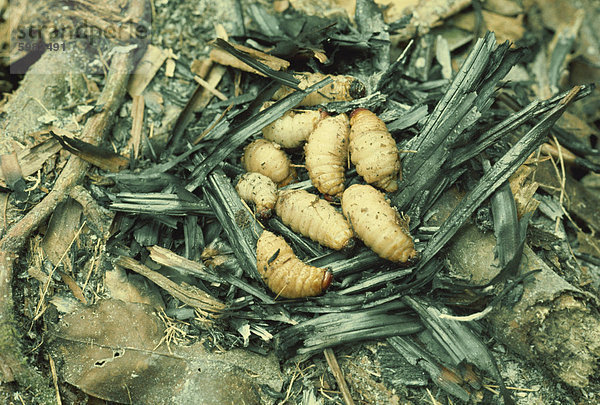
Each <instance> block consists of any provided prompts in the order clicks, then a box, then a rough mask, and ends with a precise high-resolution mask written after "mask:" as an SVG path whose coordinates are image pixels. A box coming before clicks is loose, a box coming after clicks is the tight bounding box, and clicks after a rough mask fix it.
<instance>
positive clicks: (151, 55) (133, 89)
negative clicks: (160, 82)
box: [127, 45, 167, 97]
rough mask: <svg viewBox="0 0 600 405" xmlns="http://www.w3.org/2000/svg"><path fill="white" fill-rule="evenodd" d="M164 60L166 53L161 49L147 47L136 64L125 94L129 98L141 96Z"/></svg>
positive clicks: (152, 46)
mask: <svg viewBox="0 0 600 405" xmlns="http://www.w3.org/2000/svg"><path fill="white" fill-rule="evenodd" d="M165 59H167V53H166V52H165V51H164V50H163V49H161V48H159V47H157V46H154V45H148V49H147V50H146V53H145V54H144V56H142V59H141V60H140V61H139V62H138V64H137V67H136V68H135V71H134V72H133V74H132V75H131V78H130V79H129V83H128V84H127V92H128V93H129V95H130V96H131V97H133V96H139V95H141V94H142V92H143V91H144V89H145V88H146V87H147V86H148V84H149V83H150V81H152V79H153V78H154V76H155V75H156V72H158V69H160V67H161V66H162V64H163V63H164V61H165Z"/></svg>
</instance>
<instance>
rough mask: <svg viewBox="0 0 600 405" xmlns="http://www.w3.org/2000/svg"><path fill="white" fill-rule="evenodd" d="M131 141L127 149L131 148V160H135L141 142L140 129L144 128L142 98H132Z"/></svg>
mask: <svg viewBox="0 0 600 405" xmlns="http://www.w3.org/2000/svg"><path fill="white" fill-rule="evenodd" d="M131 118H132V121H133V122H132V124H131V139H130V140H129V145H127V149H128V150H129V149H130V148H131V147H133V158H134V159H137V158H138V157H139V154H140V143H141V140H142V128H143V127H144V97H143V96H141V95H140V96H133V105H132V107H131Z"/></svg>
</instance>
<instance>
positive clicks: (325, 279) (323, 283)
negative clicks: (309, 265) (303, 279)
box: [321, 270, 333, 292]
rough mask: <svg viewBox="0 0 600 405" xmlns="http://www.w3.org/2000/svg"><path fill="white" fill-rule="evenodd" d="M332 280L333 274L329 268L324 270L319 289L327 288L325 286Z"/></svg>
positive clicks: (323, 290) (327, 286)
mask: <svg viewBox="0 0 600 405" xmlns="http://www.w3.org/2000/svg"><path fill="white" fill-rule="evenodd" d="M332 281H333V275H332V274H331V272H330V271H329V270H326V271H325V273H323V281H321V291H322V292H325V290H327V288H329V285H330V284H331V282H332Z"/></svg>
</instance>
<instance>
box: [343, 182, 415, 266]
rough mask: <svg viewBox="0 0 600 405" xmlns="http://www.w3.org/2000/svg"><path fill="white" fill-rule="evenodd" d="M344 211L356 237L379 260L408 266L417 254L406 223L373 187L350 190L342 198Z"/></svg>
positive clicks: (353, 187) (359, 185)
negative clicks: (379, 258) (378, 257)
mask: <svg viewBox="0 0 600 405" xmlns="http://www.w3.org/2000/svg"><path fill="white" fill-rule="evenodd" d="M342 212H343V213H344V215H345V216H346V218H348V220H349V221H350V225H351V226H352V229H354V232H355V233H356V235H357V236H358V237H359V238H360V239H361V240H362V241H363V242H364V243H365V245H367V246H368V247H370V248H371V249H372V250H373V251H374V252H375V253H377V254H378V255H379V256H380V257H382V258H384V259H387V260H390V261H393V262H400V263H405V262H407V261H408V260H410V259H412V258H414V257H415V256H416V255H417V252H416V251H415V248H414V243H413V240H412V237H411V236H410V233H409V231H408V226H407V223H406V221H405V220H403V219H402V218H401V217H400V215H399V214H398V212H397V211H396V210H395V209H394V208H392V206H391V205H390V204H389V203H388V202H387V201H386V199H385V196H384V194H383V193H382V192H380V191H378V190H377V189H375V188H374V187H372V186H369V185H361V184H355V185H352V186H350V187H348V189H347V190H346V191H344V195H343V196H342Z"/></svg>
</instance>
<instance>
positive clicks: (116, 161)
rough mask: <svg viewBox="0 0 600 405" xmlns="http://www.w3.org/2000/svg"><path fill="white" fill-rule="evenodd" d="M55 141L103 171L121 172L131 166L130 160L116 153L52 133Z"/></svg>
mask: <svg viewBox="0 0 600 405" xmlns="http://www.w3.org/2000/svg"><path fill="white" fill-rule="evenodd" d="M51 134H52V136H53V137H54V139H56V140H57V141H58V142H60V144H61V145H62V146H63V147H64V148H65V149H66V150H68V151H69V152H71V153H72V154H74V155H76V156H78V157H80V158H81V159H83V160H85V161H86V162H88V163H91V164H93V165H94V166H97V167H99V168H100V169H103V170H109V171H111V172H119V171H121V169H123V168H125V167H127V166H128V165H129V159H127V158H125V157H123V156H121V155H119V154H118V153H114V152H112V151H110V150H108V149H104V148H101V147H99V146H96V145H92V144H91V143H88V142H85V141H82V140H80V139H77V138H70V137H68V136H60V135H56V134H54V133H52V132H51Z"/></svg>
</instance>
